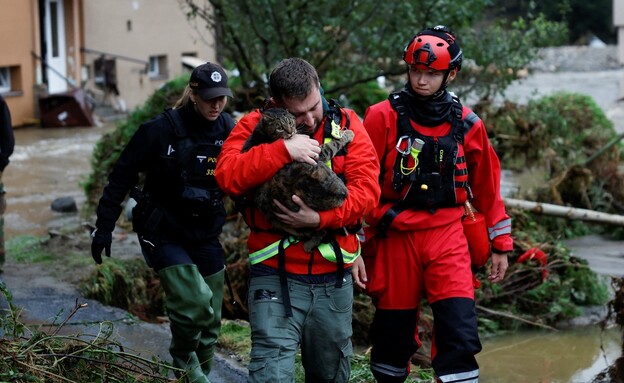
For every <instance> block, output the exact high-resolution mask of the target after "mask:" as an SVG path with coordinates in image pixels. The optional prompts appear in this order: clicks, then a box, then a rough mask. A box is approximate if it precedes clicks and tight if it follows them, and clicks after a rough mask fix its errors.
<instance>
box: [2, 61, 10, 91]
mask: <svg viewBox="0 0 624 383" xmlns="http://www.w3.org/2000/svg"><path fill="white" fill-rule="evenodd" d="M10 91H11V68H9V67H0V93H7V92H10Z"/></svg>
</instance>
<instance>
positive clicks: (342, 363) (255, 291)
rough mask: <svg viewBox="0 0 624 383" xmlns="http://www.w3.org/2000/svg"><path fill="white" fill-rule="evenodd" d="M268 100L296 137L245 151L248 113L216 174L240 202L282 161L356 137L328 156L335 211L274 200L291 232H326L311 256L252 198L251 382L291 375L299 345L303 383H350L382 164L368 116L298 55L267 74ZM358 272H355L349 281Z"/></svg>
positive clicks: (253, 121)
mask: <svg viewBox="0 0 624 383" xmlns="http://www.w3.org/2000/svg"><path fill="white" fill-rule="evenodd" d="M269 87H270V91H271V98H270V99H269V100H268V101H267V103H266V104H265V106H264V108H265V109H266V108H271V107H282V108H286V109H287V110H288V111H289V112H290V113H292V114H293V115H294V116H295V118H296V123H297V125H298V129H297V131H298V133H297V134H295V135H293V136H292V137H290V138H288V139H279V140H277V141H275V142H272V143H267V144H261V145H258V146H254V147H252V148H251V149H249V151H246V152H244V153H241V149H242V148H243V145H244V144H245V141H246V140H247V138H248V137H249V136H250V135H251V133H252V131H253V130H254V127H255V126H256V125H257V123H258V121H259V120H260V118H261V111H260V110H256V111H254V112H251V113H249V114H248V115H246V116H245V117H243V118H242V119H241V120H240V121H239V122H238V123H237V124H236V126H235V127H234V129H233V130H232V133H231V134H230V136H229V137H228V139H227V140H226V142H225V143H224V145H223V148H222V152H221V154H220V156H219V158H218V161H217V168H216V171H215V176H216V179H217V182H218V184H219V186H220V187H221V188H222V189H223V190H224V191H225V192H226V193H228V194H230V195H231V196H233V197H234V198H237V199H241V198H244V197H245V196H247V195H249V194H250V193H251V192H252V191H253V190H254V189H255V188H257V187H258V186H259V185H261V184H263V183H264V182H267V181H268V180H269V179H270V178H271V177H273V175H274V174H275V173H276V172H277V171H278V170H280V169H281V168H282V167H283V166H284V165H286V164H288V163H291V162H293V161H298V162H306V163H309V164H316V163H317V160H318V156H319V153H320V144H321V143H323V142H324V141H325V140H328V139H331V137H332V133H333V134H334V137H336V135H337V136H338V137H339V136H340V134H341V133H340V132H341V130H344V129H350V130H351V131H352V132H353V133H355V136H354V138H353V141H352V142H351V143H349V144H348V145H347V147H346V150H344V151H343V152H341V153H338V155H337V156H335V157H334V158H333V159H332V161H331V166H332V169H333V170H334V172H336V173H337V174H339V175H341V176H342V177H343V178H344V180H345V184H346V186H347V198H346V199H345V201H344V203H343V204H342V205H341V206H339V207H336V208H333V209H329V210H325V211H315V210H313V209H312V208H310V207H309V206H308V205H306V204H305V203H304V202H303V199H302V198H300V196H297V195H293V196H292V201H293V202H294V203H295V204H296V205H298V207H299V210H298V211H291V210H289V209H287V208H286V207H285V206H284V205H285V201H277V200H274V203H275V209H276V212H277V213H276V215H277V217H278V218H279V219H281V220H282V221H283V222H284V224H286V225H289V226H292V227H293V228H316V229H319V230H327V232H329V233H330V234H329V235H327V236H326V237H325V238H324V240H323V243H321V244H320V245H319V246H318V247H317V248H316V249H314V250H313V251H311V252H306V251H305V250H304V248H303V243H302V242H301V241H299V240H298V239H297V238H296V237H293V236H290V235H289V234H287V233H284V232H280V231H277V230H276V229H275V228H274V227H273V226H272V225H271V224H270V223H269V221H268V220H267V219H266V217H264V216H263V215H262V213H261V212H260V211H259V210H258V209H257V208H256V207H255V206H254V205H253V202H252V201H250V199H249V198H247V199H246V200H247V203H243V204H242V209H243V215H244V217H245V220H246V222H247V224H248V225H249V226H250V228H251V233H250V235H249V239H248V241H247V246H248V249H249V255H250V262H251V268H250V277H251V279H250V286H249V295H248V299H249V302H248V304H249V320H250V324H251V329H252V350H251V361H250V363H249V382H292V381H294V367H295V354H296V352H297V350H298V348H299V347H301V353H302V361H303V367H304V369H305V374H306V382H335V383H342V382H344V383H346V382H348V381H349V376H350V356H351V354H352V345H351V335H352V327H351V315H352V311H351V307H352V302H353V281H355V283H357V284H358V285H360V286H363V283H364V282H365V281H366V275H365V272H364V268H363V262H362V260H361V258H360V257H359V255H360V242H359V240H358V237H357V235H356V233H357V232H358V230H359V229H360V223H361V218H362V217H363V216H364V215H365V214H367V213H368V212H369V211H370V210H371V209H372V208H373V207H374V206H375V205H376V204H377V201H378V199H379V195H380V189H379V184H378V182H377V177H378V176H379V165H378V163H377V161H376V155H375V151H374V149H373V145H372V143H371V141H370V139H369V137H368V135H367V133H366V131H365V130H364V127H363V125H362V122H361V121H360V119H359V118H358V116H357V115H356V114H355V112H353V111H352V110H348V109H344V108H339V107H337V106H336V105H334V104H333V103H329V104H328V103H327V102H326V101H325V99H324V98H323V96H322V94H321V88H320V82H319V78H318V74H317V72H316V69H315V68H314V67H313V66H312V65H310V64H309V63H308V62H307V61H305V60H303V59H300V58H289V59H285V60H283V61H282V62H280V63H279V64H278V65H277V67H275V68H274V69H273V71H272V73H271V75H270V78H269ZM317 197H318V198H323V196H322V195H319V196H317ZM352 276H353V278H352Z"/></svg>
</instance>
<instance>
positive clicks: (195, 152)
mask: <svg viewBox="0 0 624 383" xmlns="http://www.w3.org/2000/svg"><path fill="white" fill-rule="evenodd" d="M164 114H165V117H167V120H168V121H169V123H170V124H171V126H172V127H173V129H174V132H175V134H176V136H177V137H178V140H177V142H176V151H177V158H178V161H177V162H178V169H179V171H180V176H181V177H182V183H183V187H182V190H181V193H180V198H181V202H182V209H183V210H184V211H187V212H189V213H191V214H192V215H198V216H201V215H202V214H206V213H210V212H211V211H214V208H216V207H220V206H222V205H223V197H224V193H223V191H221V189H219V187H218V185H217V181H216V179H215V177H214V171H215V168H216V166H217V156H218V155H219V153H220V152H221V146H220V145H217V144H216V143H210V142H199V143H198V142H194V141H193V140H192V139H191V137H189V134H188V132H187V130H186V128H185V127H184V122H183V121H182V118H181V117H180V114H179V113H178V112H177V111H175V110H173V109H167V110H166V111H165V113H164ZM228 134H229V130H228V128H227V127H226V126H224V129H223V132H222V134H221V135H220V136H217V137H215V138H216V139H217V140H220V141H221V143H223V141H224V140H225V139H226V138H227V136H228Z"/></svg>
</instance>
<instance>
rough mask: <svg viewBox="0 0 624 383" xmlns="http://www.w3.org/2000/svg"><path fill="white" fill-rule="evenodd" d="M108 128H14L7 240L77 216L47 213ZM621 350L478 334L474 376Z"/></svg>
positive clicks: (555, 337)
mask: <svg viewBox="0 0 624 383" xmlns="http://www.w3.org/2000/svg"><path fill="white" fill-rule="evenodd" d="M112 128H113V127H112V125H109V126H104V127H100V128H66V129H42V128H19V129H16V130H15V137H16V147H15V153H14V155H13V156H12V157H11V163H10V165H9V166H8V167H7V169H6V170H5V174H4V176H3V179H4V184H5V188H6V190H7V204H8V208H7V213H6V216H5V232H6V234H5V235H6V238H7V239H9V240H10V239H11V238H14V237H16V236H20V235H44V234H46V233H47V232H48V231H49V230H51V229H54V228H56V227H60V226H62V225H63V223H64V222H66V221H67V220H71V219H76V216H75V215H71V214H69V215H68V214H61V213H54V212H52V211H51V209H50V204H51V202H52V201H53V200H54V199H55V198H59V197H66V196H70V197H73V198H74V199H75V200H76V202H77V204H78V207H79V208H81V205H82V203H83V202H84V200H85V197H84V195H83V191H82V188H81V186H80V183H81V182H83V181H84V180H85V179H86V177H87V175H88V174H89V172H90V158H91V153H92V150H93V147H94V144H95V143H96V142H97V140H98V139H99V138H100V136H101V135H102V134H103V133H104V132H106V131H107V130H108V129H112ZM597 240H598V239H597ZM620 347H621V339H620V335H619V332H618V331H617V329H611V330H609V331H607V332H606V333H601V332H600V331H599V330H598V328H597V327H595V326H588V327H583V328H580V329H574V330H565V331H558V332H543V331H539V332H538V331H534V332H533V331H529V332H522V333H516V334H511V335H504V336H498V337H496V338H492V339H484V340H483V351H482V352H481V353H480V354H479V355H478V360H479V363H480V365H481V379H480V381H481V382H485V383H498V382H501V383H502V382H505V383H536V382H539V383H585V382H589V381H591V378H592V377H594V376H595V375H596V374H597V373H599V372H600V371H602V370H603V369H604V368H606V367H607V366H608V365H609V364H611V363H612V362H613V361H614V360H615V359H616V358H617V357H618V356H619V350H620Z"/></svg>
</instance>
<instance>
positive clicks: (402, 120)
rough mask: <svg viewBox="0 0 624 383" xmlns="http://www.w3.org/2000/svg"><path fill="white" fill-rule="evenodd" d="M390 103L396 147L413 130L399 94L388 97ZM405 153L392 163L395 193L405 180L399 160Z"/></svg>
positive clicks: (395, 93) (394, 93)
mask: <svg viewBox="0 0 624 383" xmlns="http://www.w3.org/2000/svg"><path fill="white" fill-rule="evenodd" d="M388 100H389V101H390V105H392V108H393V109H394V110H395V111H396V112H397V145H398V143H399V140H400V139H401V138H402V137H410V136H411V134H412V132H413V131H414V129H412V124H411V123H410V119H409V116H408V114H407V108H405V105H404V103H403V100H402V99H401V92H393V93H391V94H390V96H389V97H388ZM408 152H409V151H406V152H405V153H400V154H398V155H397V160H396V161H395V162H394V169H393V174H392V188H393V189H394V190H396V191H399V190H401V188H402V187H403V185H404V183H405V180H404V177H403V174H402V172H401V160H402V158H405V157H406V156H407V153H408Z"/></svg>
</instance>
